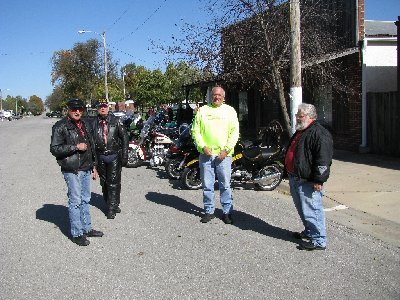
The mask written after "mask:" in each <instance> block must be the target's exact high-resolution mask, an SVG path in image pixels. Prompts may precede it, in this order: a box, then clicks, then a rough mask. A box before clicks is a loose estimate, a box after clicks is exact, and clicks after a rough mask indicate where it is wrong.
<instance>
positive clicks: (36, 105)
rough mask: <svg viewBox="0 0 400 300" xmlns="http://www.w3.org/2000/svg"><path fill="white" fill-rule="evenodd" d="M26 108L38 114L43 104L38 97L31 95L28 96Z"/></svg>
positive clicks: (42, 110)
mask: <svg viewBox="0 0 400 300" xmlns="http://www.w3.org/2000/svg"><path fill="white" fill-rule="evenodd" d="M28 109H29V111H31V112H32V113H33V114H34V115H40V114H41V113H43V112H44V104H43V101H42V99H41V98H40V97H38V96H36V95H33V96H30V97H29V102H28Z"/></svg>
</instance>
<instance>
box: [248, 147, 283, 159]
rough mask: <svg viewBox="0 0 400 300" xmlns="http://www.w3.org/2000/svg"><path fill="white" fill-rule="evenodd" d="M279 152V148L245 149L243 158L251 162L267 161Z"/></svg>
mask: <svg viewBox="0 0 400 300" xmlns="http://www.w3.org/2000/svg"><path fill="white" fill-rule="evenodd" d="M279 151H280V147H279V146H263V147H250V148H247V149H244V151H243V156H244V157H246V158H247V159H249V160H258V159H267V158H269V157H271V156H273V155H275V154H277V153H278V152H279Z"/></svg>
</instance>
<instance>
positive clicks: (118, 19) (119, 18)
mask: <svg viewBox="0 0 400 300" xmlns="http://www.w3.org/2000/svg"><path fill="white" fill-rule="evenodd" d="M128 10H129V9H126V10H125V11H124V12H123V13H122V14H121V15H120V16H119V17H118V18H117V19H116V20H115V21H114V23H112V24H111V25H110V26H109V27H108V28H107V29H106V31H110V30H111V28H113V27H114V26H115V25H116V24H117V23H118V22H119V21H120V20H121V19H122V17H123V16H124V15H125V14H126V13H127V12H128Z"/></svg>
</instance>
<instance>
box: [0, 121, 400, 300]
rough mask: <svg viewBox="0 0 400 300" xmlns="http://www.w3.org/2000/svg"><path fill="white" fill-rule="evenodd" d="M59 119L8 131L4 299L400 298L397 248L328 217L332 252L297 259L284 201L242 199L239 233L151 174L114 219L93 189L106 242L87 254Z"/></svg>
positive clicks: (197, 199)
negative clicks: (74, 222) (54, 148)
mask: <svg viewBox="0 0 400 300" xmlns="http://www.w3.org/2000/svg"><path fill="white" fill-rule="evenodd" d="M55 121H56V120H55V119H48V118H44V117H34V118H33V117H32V118H25V119H22V120H19V121H13V122H2V123H0V140H1V147H0V158H1V164H0V184H1V190H0V200H1V204H2V209H1V210H0V220H1V225H0V239H1V245H0V265H1V268H0V291H1V292H0V299H16V300H19V299H58V300H62V299H96V300H100V299H400V285H399V278H400V249H399V248H398V247H396V246H394V245H392V244H389V243H386V242H383V241H380V240H378V239H376V238H374V237H371V236H369V235H367V234H364V233H361V232H359V231H357V230H354V229H350V228H347V227H345V226H343V225H340V224H339V223H336V222H334V221H331V220H330V219H329V215H328V221H327V229H328V235H329V245H328V249H327V250H326V251H318V252H305V251H300V250H297V249H296V242H295V241H294V240H292V239H291V238H290V233H291V232H292V231H296V230H299V229H300V223H299V218H298V216H297V213H296V212H295V209H294V206H293V204H292V202H291V201H290V198H289V197H288V196H287V195H284V194H281V193H277V192H256V191H253V190H247V189H243V190H235V191H234V198H235V208H236V210H237V213H236V215H235V216H236V218H235V221H236V222H235V224H234V225H233V226H230V225H225V224H224V223H223V222H222V221H221V220H219V219H215V220H213V221H212V222H211V223H208V224H201V223H200V222H199V219H200V217H199V216H200V213H201V207H202V203H201V194H200V191H186V190H180V189H178V188H177V187H178V184H177V183H176V182H173V181H169V180H168V179H166V178H165V173H164V171H163V169H156V170H155V169H150V168H147V167H146V166H142V167H140V168H138V169H124V170H123V191H122V199H121V202H122V204H121V208H122V210H123V211H122V213H121V214H119V215H117V218H116V219H115V220H107V219H106V217H105V216H104V213H103V210H104V205H103V202H102V198H101V196H100V195H101V189H100V187H99V183H98V182H94V183H93V185H92V207H91V211H92V218H93V223H94V227H95V228H96V229H100V230H103V231H104V232H105V236H104V237H103V238H98V239H94V238H92V239H91V244H90V246H88V247H78V246H77V245H75V244H73V243H72V242H71V241H70V240H69V237H68V234H69V225H68V217H67V208H66V202H67V200H66V187H65V183H64V181H63V178H62V176H61V173H60V171H59V168H58V166H57V164H56V161H55V159H54V158H53V157H52V156H51V155H50V153H49V143H50V133H51V126H52V124H54V122H55ZM217 213H221V211H220V210H218V211H217Z"/></svg>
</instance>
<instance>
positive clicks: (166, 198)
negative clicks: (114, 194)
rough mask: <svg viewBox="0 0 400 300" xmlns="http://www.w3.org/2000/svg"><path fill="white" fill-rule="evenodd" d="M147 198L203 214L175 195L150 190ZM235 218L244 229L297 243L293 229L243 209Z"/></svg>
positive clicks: (195, 214) (217, 212) (216, 211)
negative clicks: (282, 226) (285, 227)
mask: <svg viewBox="0 0 400 300" xmlns="http://www.w3.org/2000/svg"><path fill="white" fill-rule="evenodd" d="M146 199H147V200H149V201H151V202H154V203H156V204H160V205H165V206H169V207H172V208H175V209H177V210H180V211H182V212H185V213H188V214H192V215H194V216H197V217H201V216H202V211H203V209H202V208H200V207H198V206H196V205H194V204H192V203H190V202H188V201H186V200H184V199H182V198H180V197H177V196H175V195H168V194H161V193H156V192H149V193H147V195H146ZM215 215H216V217H221V216H222V210H221V209H218V208H217V209H216V210H215ZM233 220H234V222H233V226H236V227H238V228H240V229H242V230H251V231H254V232H258V233H260V234H263V235H266V236H270V237H273V238H276V239H280V240H284V241H288V242H293V243H296V244H297V242H296V240H295V239H293V238H292V233H293V232H292V231H289V230H287V229H283V228H279V227H276V226H273V225H271V224H268V223H267V222H265V221H263V220H261V219H260V218H257V217H255V216H252V215H249V214H247V213H244V212H241V211H234V214H233ZM199 222H200V220H199ZM221 222H222V221H221Z"/></svg>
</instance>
